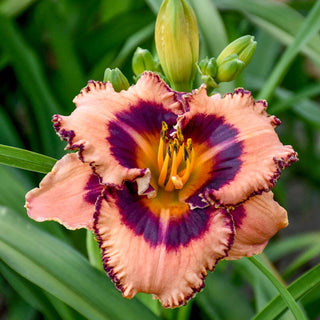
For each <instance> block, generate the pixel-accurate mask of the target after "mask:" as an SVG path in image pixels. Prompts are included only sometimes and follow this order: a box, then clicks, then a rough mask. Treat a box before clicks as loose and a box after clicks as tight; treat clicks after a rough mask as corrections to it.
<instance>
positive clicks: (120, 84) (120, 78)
mask: <svg viewBox="0 0 320 320" xmlns="http://www.w3.org/2000/svg"><path fill="white" fill-rule="evenodd" d="M103 81H104V82H111V83H112V86H113V88H114V90H115V91H117V92H120V91H121V90H127V89H128V88H129V87H130V84H129V81H128V79H127V78H126V77H125V75H124V74H123V73H122V72H121V71H120V70H119V69H118V68H115V69H110V68H107V69H106V70H105V72H104V77H103Z"/></svg>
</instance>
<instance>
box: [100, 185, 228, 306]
mask: <svg viewBox="0 0 320 320" xmlns="http://www.w3.org/2000/svg"><path fill="white" fill-rule="evenodd" d="M105 197H106V199H107V201H106V200H105V199H103V198H101V201H100V202H99V203H97V211H96V214H95V225H94V228H95V233H96V236H97V239H98V241H99V244H100V247H101V249H102V258H103V261H104V268H105V270H106V272H107V274H108V275H109V276H110V278H111V279H112V280H113V282H114V283H115V284H116V286H117V288H118V289H119V290H120V291H121V292H122V294H123V296H124V297H126V298H132V297H133V296H134V295H135V294H136V293H138V292H144V293H150V294H153V295H154V298H156V299H159V300H160V302H161V303H162V305H163V306H164V307H177V306H180V305H183V304H185V303H186V302H187V301H188V300H189V299H190V298H191V297H192V296H193V295H194V294H195V293H196V292H198V291H200V290H201V288H202V287H203V286H204V278H205V276H206V274H207V269H209V270H213V268H214V266H215V265H216V263H217V262H218V261H219V260H220V259H221V258H223V257H225V256H226V254H227V251H228V249H229V248H230V246H231V244H232V241H233V236H234V235H233V223H232V220H231V219H230V216H229V215H228V214H227V212H226V211H225V210H223V209H219V210H215V209H210V208H206V209H204V210H201V209H199V211H195V212H191V211H189V212H188V213H187V217H186V218H185V220H184V218H183V219H182V220H178V221H176V220H175V219H174V216H175V213H176V212H175V213H173V210H176V209H177V208H171V209H170V208H165V207H163V208H160V213H159V216H158V217H157V216H155V215H154V213H153V212H152V211H150V210H148V208H147V207H144V206H143V202H141V201H140V200H139V199H138V198H135V196H133V195H131V194H130V192H129V191H125V190H122V191H114V190H113V191H110V190H109V193H108V194H107V195H105ZM146 201H150V200H146ZM151 201H153V200H151ZM144 203H145V202H144ZM183 206H186V207H188V206H187V205H185V204H184V205H183ZM149 209H150V208H149ZM191 216H192V217H191ZM180 218H181V217H180ZM200 225H202V226H200ZM199 226H200V227H199Z"/></svg>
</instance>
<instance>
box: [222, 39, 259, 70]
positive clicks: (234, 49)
mask: <svg viewBox="0 0 320 320" xmlns="http://www.w3.org/2000/svg"><path fill="white" fill-rule="evenodd" d="M256 45H257V42H256V41H254V37H253V36H249V35H246V36H243V37H240V38H238V39H236V40H234V41H233V42H231V43H230V44H229V45H228V46H226V47H225V48H224V49H223V50H222V52H221V53H220V54H219V56H218V58H217V64H218V65H220V64H221V63H222V61H223V60H224V59H226V58H227V57H228V56H231V55H233V54H237V55H238V57H239V60H241V61H242V62H244V64H245V65H246V66H247V65H248V64H249V62H250V60H251V58H252V56H253V54H254V51H255V49H256Z"/></svg>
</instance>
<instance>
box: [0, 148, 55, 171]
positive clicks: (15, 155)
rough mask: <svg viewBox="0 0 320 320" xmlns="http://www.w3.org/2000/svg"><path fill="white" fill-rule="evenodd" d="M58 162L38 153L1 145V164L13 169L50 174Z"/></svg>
mask: <svg viewBox="0 0 320 320" xmlns="http://www.w3.org/2000/svg"><path fill="white" fill-rule="evenodd" d="M56 161H57V160H56V159H53V158H50V157H47V156H44V155H42V154H39V153H36V152H32V151H28V150H24V149H19V148H14V147H9V146H4V145H0V163H1V164H5V165H8V166H11V167H16V168H20V169H25V170H29V171H35V172H41V173H48V172H49V171H50V170H51V169H52V167H53V165H54V164H55V163H56Z"/></svg>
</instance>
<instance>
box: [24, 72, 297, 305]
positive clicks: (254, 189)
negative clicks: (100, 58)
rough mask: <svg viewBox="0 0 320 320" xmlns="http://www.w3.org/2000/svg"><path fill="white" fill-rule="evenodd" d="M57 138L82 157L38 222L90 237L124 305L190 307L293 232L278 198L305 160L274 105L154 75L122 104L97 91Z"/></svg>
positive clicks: (58, 183)
mask: <svg viewBox="0 0 320 320" xmlns="http://www.w3.org/2000/svg"><path fill="white" fill-rule="evenodd" d="M74 103H75V104H76V106H77V108H76V109H75V110H74V111H73V112H72V114H71V115H70V116H61V115H55V116H54V117H53V122H54V128H55V130H56V131H57V133H58V135H59V136H60V137H61V138H62V139H64V140H66V141H67V142H68V146H67V148H68V149H70V150H77V152H76V153H70V154H67V155H65V156H64V157H63V158H62V159H61V160H59V161H58V162H57V163H56V165H55V166H54V168H53V170H52V171H51V172H50V173H49V174H48V175H47V176H46V177H45V178H44V179H43V181H42V182H41V184H40V188H36V189H33V190H32V191H30V192H29V193H28V194H27V196H26V200H27V204H26V207H27V210H28V214H29V216H30V217H31V218H33V219H35V220H37V221H44V220H57V221H59V222H60V223H62V224H63V225H65V226H66V227H67V228H69V229H76V228H81V227H84V228H87V229H90V230H92V231H93V232H94V233H95V235H96V239H97V241H98V242H99V245H100V248H101V250H102V260H103V265H104V269H105V271H106V273H107V274H108V275H109V277H110V278H111V280H112V281H113V282H114V283H115V285H116V287H117V288H118V289H119V290H120V291H121V292H122V294H123V296H124V297H126V298H132V297H133V296H134V295H135V294H136V293H138V292H145V293H151V294H153V295H154V297H155V298H157V299H159V300H160V301H161V303H162V305H163V306H165V307H176V306H179V305H182V304H185V303H186V302H187V301H188V299H190V298H191V297H192V296H193V295H194V294H195V293H196V292H198V291H200V290H201V288H203V286H204V278H205V276H206V274H207V270H213V269H214V267H215V265H216V264H217V262H218V261H219V260H221V259H239V258H241V257H243V256H251V255H254V254H258V253H260V252H261V251H262V250H263V249H264V247H265V246H266V244H267V242H268V240H269V239H270V238H271V237H272V236H273V235H274V234H275V233H276V232H277V231H278V230H279V229H281V228H284V227H285V226H286V225H287V223H288V222H287V214H286V211H285V210H284V209H283V208H282V207H281V206H280V205H279V204H278V203H277V202H275V201H274V200H273V194H272V192H271V191H270V189H271V188H272V187H273V186H274V185H275V183H276V181H277V179H278V178H279V177H280V172H281V170H282V169H283V168H285V167H287V166H288V165H289V164H290V163H291V162H293V161H296V160H297V155H296V153H295V151H294V150H293V149H292V147H291V146H284V145H282V143H281V142H280V141H279V138H278V136H277V134H276V133H275V131H274V128H275V127H276V126H277V125H278V124H279V123H280V121H279V120H278V119H277V118H276V117H274V116H268V115H267V113H266V107H267V104H266V102H265V101H256V102H255V101H254V100H253V98H252V97H251V94H250V92H248V91H245V90H243V89H237V90H235V92H234V93H233V94H227V95H225V96H224V97H221V96H220V95H213V96H210V97H209V96H208V95H207V93H206V88H205V86H201V87H200V88H199V89H197V90H194V91H193V92H192V93H182V92H176V91H173V90H171V89H170V88H169V87H168V86H167V85H166V84H165V83H164V82H163V81H162V80H161V79H160V78H159V76H157V75H155V74H154V73H151V72H146V73H144V74H143V75H142V76H141V78H140V79H139V81H138V82H137V84H136V85H133V86H131V87H130V88H129V89H128V90H126V91H124V90H123V91H121V92H119V93H118V92H116V91H115V90H114V89H113V87H112V85H111V84H110V83H103V82H94V81H90V82H89V83H88V86H87V87H86V88H84V89H82V91H81V93H80V94H79V95H78V96H77V97H76V98H75V99H74Z"/></svg>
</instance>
